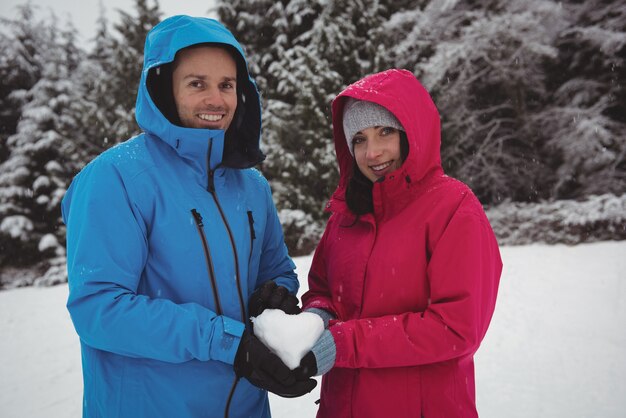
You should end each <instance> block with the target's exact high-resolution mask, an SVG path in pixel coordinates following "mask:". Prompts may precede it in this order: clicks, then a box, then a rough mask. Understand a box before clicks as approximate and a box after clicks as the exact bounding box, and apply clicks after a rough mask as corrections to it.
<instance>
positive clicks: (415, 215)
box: [299, 70, 502, 418]
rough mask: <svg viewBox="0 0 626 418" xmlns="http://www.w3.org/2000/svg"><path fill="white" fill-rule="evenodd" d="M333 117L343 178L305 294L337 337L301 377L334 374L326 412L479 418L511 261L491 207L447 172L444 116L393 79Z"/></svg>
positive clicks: (321, 343) (316, 350)
mask: <svg viewBox="0 0 626 418" xmlns="http://www.w3.org/2000/svg"><path fill="white" fill-rule="evenodd" d="M332 112H333V126H334V139H335V150H336V154H337V160H338V163H339V170H340V182H339V186H338V188H337V190H336V191H335V193H334V194H333V196H332V198H331V200H330V202H329V204H328V205H327V209H328V210H329V211H330V212H331V216H330V219H329V221H328V225H327V226H326V230H325V232H324V235H323V237H322V239H321V241H320V243H319V245H318V247H317V250H316V252H315V255H314V258H313V262H312V266H311V271H310V273H309V291H308V292H307V293H306V294H305V295H304V296H303V305H304V308H305V309H306V310H308V311H312V312H316V313H318V314H319V315H320V316H322V318H323V319H324V321H325V324H326V325H327V330H326V331H324V333H323V334H322V337H320V339H319V340H318V341H317V343H316V344H315V346H314V347H313V349H312V350H311V352H309V353H308V354H307V355H306V356H305V357H304V358H303V359H302V362H301V367H300V369H299V372H300V373H301V374H302V375H303V376H310V375H316V374H324V373H325V374H324V377H323V380H322V388H321V403H320V409H319V412H318V415H317V416H318V417H333V418H336V417H358V418H365V417H383V416H388V417H427V418H431V417H446V418H449V417H476V416H478V414H477V412H476V405H475V393H474V364H473V356H474V353H475V352H476V350H477V349H478V346H479V344H480V342H481V340H482V339H483V337H484V335H485V332H486V331H487V327H488V325H489V321H490V319H491V316H492V314H493V311H494V307H495V302H496V293H497V287H498V282H499V278H500V273H501V270H502V262H501V259H500V254H499V250H498V245H497V242H496V239H495V237H494V234H493V231H492V229H491V226H490V225H489V222H488V220H487V218H486V216H485V213H484V211H483V208H482V206H481V204H480V202H479V201H478V200H477V199H476V197H475V196H474V194H473V193H472V191H471V190H470V189H469V188H468V187H467V186H466V185H465V184H463V183H461V182H460V181H457V180H455V179H452V178H450V177H447V176H446V175H445V174H444V173H443V169H442V167H441V157H440V153H439V146H440V122H439V114H438V112H437V109H436V108H435V105H434V103H433V102H432V100H431V98H430V96H429V94H428V92H427V91H426V90H425V89H424V88H423V87H422V86H421V85H420V83H419V82H418V81H417V80H416V79H415V77H414V76H413V75H412V74H411V73H410V72H408V71H404V70H388V71H385V72H382V73H378V74H374V75H371V76H368V77H366V78H364V79H363V80H360V81H358V82H357V83H355V84H353V85H351V86H349V87H348V88H347V89H346V90H344V91H343V92H342V93H340V94H339V95H338V97H337V98H336V99H335V100H334V102H333V106H332Z"/></svg>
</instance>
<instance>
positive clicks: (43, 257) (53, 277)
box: [0, 19, 81, 283]
mask: <svg viewBox="0 0 626 418" xmlns="http://www.w3.org/2000/svg"><path fill="white" fill-rule="evenodd" d="M53 21H55V20H54V19H49V20H48V22H53ZM32 23H33V24H34V26H33V27H31V28H29V31H30V33H31V36H32V39H36V40H37V43H36V44H34V45H35V50H36V53H35V54H34V55H33V56H34V57H35V62H34V63H33V64H34V65H35V66H37V67H38V68H40V69H41V71H40V74H39V78H38V80H37V81H36V82H35V84H34V85H33V86H32V87H30V88H29V89H28V90H26V89H25V90H21V91H19V92H14V93H15V95H16V96H19V98H20V101H21V103H22V105H21V108H20V112H21V115H20V119H19V122H18V124H17V127H16V132H15V133H14V134H12V135H11V136H9V137H8V138H7V146H8V149H9V154H8V157H7V159H6V160H5V161H4V162H2V164H1V165H0V219H1V222H0V247H1V248H2V252H1V253H0V254H1V256H0V266H3V267H4V266H5V265H12V266H26V265H28V266H37V267H38V268H39V269H40V270H41V271H40V273H42V274H43V278H42V281H44V282H47V283H55V282H59V281H63V280H65V279H66V275H65V271H64V267H63V266H64V263H65V259H64V257H63V256H64V253H65V251H64V248H63V244H64V240H65V238H64V235H65V234H64V229H63V227H62V224H61V220H60V209H59V206H60V201H61V198H62V197H63V194H64V193H65V189H66V187H67V185H68V183H69V179H70V178H71V175H72V174H73V172H74V167H75V166H76V162H75V161H74V160H73V159H72V156H73V155H75V148H74V141H73V135H74V134H75V132H74V128H75V126H76V120H75V118H74V117H73V115H74V114H75V113H76V109H78V108H80V107H81V99H80V95H77V94H76V90H75V85H74V83H73V82H72V81H71V75H72V73H71V70H70V67H69V65H68V64H71V63H72V62H76V59H77V57H76V56H69V55H68V52H70V51H74V52H76V51H78V48H77V47H76V45H75V44H72V41H71V39H70V38H69V37H65V40H63V39H61V33H60V32H59V29H58V28H57V27H56V26H55V25H54V24H53V23H46V22H45V21H41V22H39V21H37V22H36V21H34V20H33V21H32Z"/></svg>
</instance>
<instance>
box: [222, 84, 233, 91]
mask: <svg viewBox="0 0 626 418" xmlns="http://www.w3.org/2000/svg"><path fill="white" fill-rule="evenodd" d="M222 88H223V89H226V90H229V89H233V88H235V86H233V84H232V83H224V84H222Z"/></svg>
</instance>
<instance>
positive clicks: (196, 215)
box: [191, 209, 204, 226]
mask: <svg viewBox="0 0 626 418" xmlns="http://www.w3.org/2000/svg"><path fill="white" fill-rule="evenodd" d="M191 214H192V215H193V218H194V219H195V221H196V224H197V225H198V226H204V224H203V223H202V215H200V212H198V211H197V210H195V209H191Z"/></svg>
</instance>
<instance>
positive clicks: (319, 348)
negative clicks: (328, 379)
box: [311, 330, 337, 376]
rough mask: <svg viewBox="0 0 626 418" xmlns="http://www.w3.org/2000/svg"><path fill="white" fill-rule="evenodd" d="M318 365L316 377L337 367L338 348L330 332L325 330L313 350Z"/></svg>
mask: <svg viewBox="0 0 626 418" xmlns="http://www.w3.org/2000/svg"><path fill="white" fill-rule="evenodd" d="M311 351H312V352H313V355H314V356H315V362H316V363H317V373H316V376H320V375H323V374H325V373H327V372H328V371H329V370H330V369H332V368H333V366H334V365H335V357H336V356H337V348H336V347H335V340H334V339H333V335H332V334H331V333H330V331H328V330H325V331H324V332H323V333H322V336H321V337H320V338H319V339H318V340H317V342H316V343H315V345H313V348H311Z"/></svg>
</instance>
